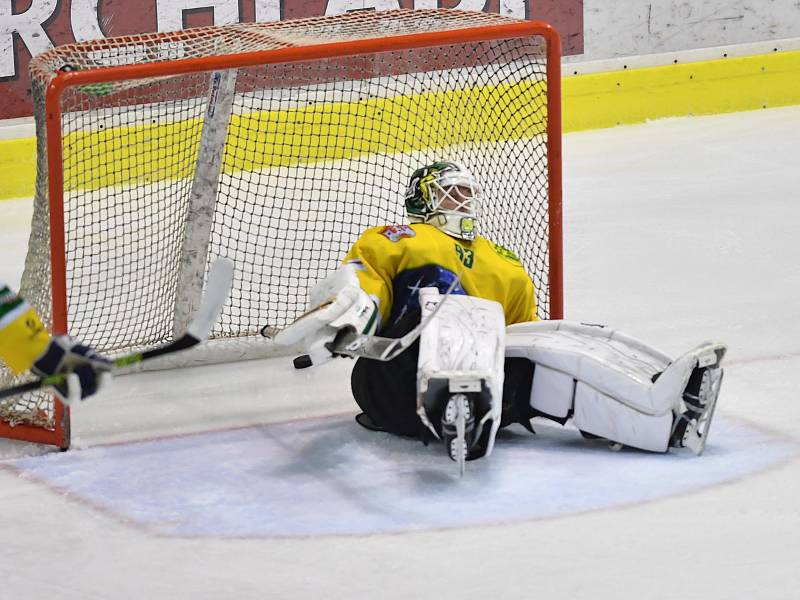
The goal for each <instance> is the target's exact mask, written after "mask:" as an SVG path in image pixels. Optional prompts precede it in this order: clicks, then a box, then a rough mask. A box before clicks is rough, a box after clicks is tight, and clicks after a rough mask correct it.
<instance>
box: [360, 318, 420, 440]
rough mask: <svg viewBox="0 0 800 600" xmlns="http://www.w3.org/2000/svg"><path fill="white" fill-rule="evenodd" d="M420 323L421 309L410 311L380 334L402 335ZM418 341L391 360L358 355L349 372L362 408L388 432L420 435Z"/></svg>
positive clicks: (389, 335)
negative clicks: (384, 360)
mask: <svg viewBox="0 0 800 600" xmlns="http://www.w3.org/2000/svg"><path fill="white" fill-rule="evenodd" d="M419 322H420V313H419V311H416V312H413V313H408V314H406V315H405V316H404V317H403V318H401V319H400V320H399V321H397V323H395V324H394V325H390V326H389V327H386V328H385V329H383V330H381V331H380V333H379V335H382V336H384V337H389V338H399V337H402V336H404V335H405V334H406V333H408V332H409V331H411V330H412V329H413V328H414V327H416V326H417V325H418V324H419ZM418 357H419V340H417V341H416V342H414V343H413V344H412V345H411V346H410V347H409V348H408V349H407V350H406V351H405V352H403V353H401V354H399V355H398V356H396V357H395V358H394V360H390V361H388V362H382V361H379V360H371V359H368V358H359V359H358V360H357V361H356V364H355V366H354V367H353V372H352V374H351V375H350V387H351V389H352V391H353V397H354V398H355V400H356V402H357V403H358V405H359V406H360V407H361V410H363V411H364V413H366V415H367V416H368V417H369V418H370V419H371V420H372V422H373V423H374V424H375V425H377V426H378V427H380V428H381V429H383V430H384V431H388V432H389V433H394V434H396V435H404V436H412V437H419V435H420V433H421V429H420V428H421V427H422V423H421V421H420V420H419V417H418V416H417V360H418Z"/></svg>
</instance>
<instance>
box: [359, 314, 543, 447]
mask: <svg viewBox="0 0 800 600" xmlns="http://www.w3.org/2000/svg"><path fill="white" fill-rule="evenodd" d="M419 321H420V313H419V312H415V313H409V314H407V315H406V316H405V317H403V318H402V319H400V320H399V321H398V322H397V323H395V324H394V325H392V326H389V327H387V328H385V329H384V330H382V331H381V332H380V335H382V336H384V337H390V338H398V337H402V336H403V335H405V334H406V333H408V332H409V331H411V330H412V329H413V328H414V327H416V326H417V324H418V323H419ZM418 358H419V340H417V341H416V342H414V344H413V345H411V346H410V347H409V348H408V349H407V350H406V351H405V352H403V353H402V354H400V355H398V356H397V357H396V358H395V359H394V360H391V361H389V362H381V361H379V360H370V359H367V358H359V359H358V360H357V361H356V364H355V366H354V367H353V372H352V374H351V376H350V387H351V389H352V391H353V397H354V398H355V400H356V402H357V403H358V406H359V407H361V410H362V411H364V413H365V414H366V415H367V416H368V417H369V418H370V420H371V421H372V422H373V423H374V424H375V425H377V426H378V427H379V428H380V429H383V430H384V431H388V432H389V433H394V434H396V435H403V436H411V437H421V434H422V433H423V429H422V427H423V425H422V422H421V421H420V419H419V417H418V416H417V361H418ZM532 378H533V364H532V363H531V362H529V361H528V360H527V359H524V358H506V360H505V382H504V384H503V418H502V422H501V427H506V426H508V425H510V424H511V423H522V424H523V425H524V426H525V427H528V428H529V427H530V425H529V421H530V418H531V417H533V416H535V415H536V414H537V413H536V411H535V410H533V409H532V408H531V407H530V404H529V397H530V390H531V384H532ZM541 416H546V415H541Z"/></svg>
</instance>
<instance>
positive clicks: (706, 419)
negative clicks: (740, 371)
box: [670, 345, 725, 456]
mask: <svg viewBox="0 0 800 600" xmlns="http://www.w3.org/2000/svg"><path fill="white" fill-rule="evenodd" d="M714 355H715V356H716V362H714V363H712V364H710V365H701V364H700V363H698V366H697V367H695V369H694V371H692V374H691V376H690V377H689V383H688V384H687V385H686V390H685V391H684V393H683V402H684V405H685V406H686V410H685V411H684V412H683V414H681V415H680V416H679V417H678V418H677V419H676V420H675V424H674V425H673V432H672V437H671V440H670V446H672V447H675V448H689V449H690V450H691V451H692V452H694V453H695V454H696V455H698V456H699V455H701V454H702V453H703V450H705V447H706V440H707V439H708V432H709V430H710V428H711V420H712V419H713V418H714V410H715V409H716V406H717V399H718V398H719V390H720V387H721V385H722V375H723V370H722V368H720V362H721V361H722V357H723V356H724V355H725V347H724V346H721V345H720V346H718V347H716V348H714Z"/></svg>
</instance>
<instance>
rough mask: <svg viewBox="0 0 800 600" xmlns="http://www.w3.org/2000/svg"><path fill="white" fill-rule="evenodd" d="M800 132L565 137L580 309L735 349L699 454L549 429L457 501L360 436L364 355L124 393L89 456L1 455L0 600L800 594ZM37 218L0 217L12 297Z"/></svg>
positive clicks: (89, 422) (225, 371)
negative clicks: (355, 386) (323, 530)
mask: <svg viewBox="0 0 800 600" xmlns="http://www.w3.org/2000/svg"><path fill="white" fill-rule="evenodd" d="M798 134H800V107H790V108H784V109H773V110H765V111H757V112H750V113H739V114H733V115H723V116H715V117H703V118H688V119H671V120H664V121H657V122H653V123H648V124H644V125H638V126H631V127H621V128H616V129H611V130H605V131H596V132H585V133H579V134H570V135H568V136H566V137H565V152H564V183H565V192H564V198H565V200H564V222H565V239H564V242H565V251H566V257H565V265H566V281H565V283H566V286H565V292H566V293H565V298H566V315H567V316H568V317H569V318H571V319H574V320H584V321H589V322H604V323H607V324H609V325H611V326H614V327H616V328H619V329H621V330H622V331H625V332H626V333H628V334H630V335H633V336H635V337H638V338H641V339H644V340H647V341H649V342H651V343H653V344H654V345H655V346H657V347H659V348H662V349H663V350H665V351H666V352H668V353H671V354H678V353H680V352H682V351H683V350H686V349H688V348H689V347H691V346H693V345H695V344H696V343H698V342H700V341H703V340H705V339H720V340H723V341H725V342H727V343H728V344H729V348H730V351H729V354H728V357H727V359H726V363H727V365H728V366H727V370H726V375H725V382H724V384H723V388H722V394H721V396H720V403H719V406H718V411H717V421H716V422H715V427H714V429H713V430H712V432H711V436H710V441H709V445H708V448H707V450H706V454H705V455H703V457H700V458H694V457H693V456H691V455H686V454H679V453H675V454H669V455H665V456H660V455H649V454H643V453H636V452H625V451H623V452H621V453H612V452H610V451H607V450H606V449H605V448H604V447H603V446H602V445H597V444H590V443H587V442H585V441H584V440H582V439H581V438H580V437H579V436H577V434H576V433H575V432H574V431H570V430H561V429H558V428H555V427H550V426H544V425H538V426H537V430H539V435H538V437H537V438H532V437H530V436H528V435H522V434H521V433H520V432H513V433H509V434H505V435H504V439H503V440H500V441H499V442H498V445H497V447H496V448H497V450H496V452H497V454H496V456H492V457H491V458H490V460H491V461H494V462H492V463H491V464H490V463H489V462H488V461H487V462H486V463H483V464H481V463H474V464H470V465H468V471H467V480H466V481H465V482H464V483H465V484H463V485H462V483H460V482H458V481H457V478H456V477H455V473H454V469H453V465H452V463H449V462H448V461H446V459H444V458H443V456H441V453H440V452H437V450H439V449H438V448H433V447H431V448H428V449H425V448H424V447H422V446H419V445H416V444H412V443H411V442H408V441H405V440H394V439H388V438H385V437H381V436H377V437H376V436H375V435H372V434H369V433H367V432H365V431H362V430H360V429H357V428H356V426H355V425H354V424H353V423H352V421H351V420H350V419H351V417H352V414H353V413H354V411H355V408H354V405H353V402H352V400H351V398H350V395H349V390H348V381H347V374H348V372H349V367H350V366H351V365H352V362H350V361H345V360H341V361H338V362H336V363H332V364H329V365H325V366H323V367H321V368H320V369H317V370H306V371H294V370H293V369H292V368H291V364H290V363H289V361H285V360H275V359H271V360H268V361H251V362H248V363H242V364H238V365H230V364H229V365H217V366H212V367H203V368H195V369H186V370H183V371H180V372H175V373H168V372H158V373H148V374H142V375H135V376H130V377H126V378H119V379H118V380H116V381H115V382H114V384H115V385H114V387H113V389H112V390H110V391H109V393H108V394H107V395H106V397H105V398H102V397H101V398H96V399H93V400H92V401H91V402H89V403H86V404H85V405H84V406H81V407H79V408H78V410H76V411H75V414H74V421H73V425H74V435H75V441H76V449H75V451H73V452H69V453H67V454H57V453H52V452H50V451H44V453H45V454H44V455H42V453H43V451H42V450H41V449H39V448H38V447H35V446H30V445H23V444H17V443H14V442H8V441H2V442H0V457H5V460H3V461H1V462H0V532H2V543H0V556H2V557H3V559H4V560H2V561H0V565H2V580H3V583H2V586H1V587H0V590H2V592H0V597H2V598H6V597H8V598H33V599H38V598H49V597H52V596H54V595H58V596H59V597H62V598H181V597H186V598H312V597H313V598H362V597H363V598H368V597H375V596H378V595H380V596H381V597H382V598H404V599H407V598H430V597H451V596H455V595H458V596H459V597H462V598H488V597H492V598H494V597H500V598H548V599H552V598H569V599H580V598H592V599H593V600H605V599H609V600H610V599H615V600H616V599H619V598H631V599H634V598H635V599H637V600H638V599H640V598H648V599H657V598H665V599H666V598H670V599H674V598H677V599H682V598H686V599H689V598H691V599H694V598H697V599H703V600H707V599H723V598H737V599H738V598H769V599H770V600H772V599H784V598H785V599H787V600H788V599H794V598H797V597H798V589H800V575H798V572H797V564H798V560H800V509H798V502H797V498H799V497H800V469H798V467H799V466H800V461H798V458H797V455H798V443H800V404H798V402H797V396H798V388H799V387H800V386H798V372H800V335H798V334H800V325H798V308H797V306H798V304H797V297H798V295H800V267H798V257H800V242H798V241H797V234H796V230H797V229H798V225H800V204H798V202H797V190H798V189H800V169H798V168H797V165H796V155H797V150H796V145H797V140H798ZM29 206H30V204H29V202H26V201H6V202H2V203H0V277H2V278H4V279H7V280H8V281H10V282H12V283H15V282H17V281H18V280H19V276H20V275H21V271H22V264H23V260H24V252H25V243H26V238H27V228H28V227H29V219H30V212H29ZM287 363H288V364H287ZM131 442H135V443H131ZM406 448H409V450H408V451H406ZM767 465H770V466H769V468H766V469H764V467H766V466H767ZM391 469H395V470H394V471H391ZM359 471H360V472H359ZM471 475H473V477H472V479H470V476H471ZM270 482H274V485H273V484H270ZM223 484H224V485H223ZM231 490H234V491H231ZM281 497H282V498H288V499H289V500H293V501H294V506H292V505H291V504H288V505H287V504H286V503H283V504H282V505H280V506H278V505H277V504H276V498H281ZM326 497H329V498H333V499H334V500H332V501H329V502H322V501H321V499H324V498H326ZM262 498H263V501H262V505H263V511H259V509H258V507H259V501H260V500H262ZM148 502H149V504H148ZM404 510H407V511H410V512H407V513H404V512H403V511H404ZM281 511H285V512H281ZM292 511H293V512H292ZM386 515H388V516H390V517H392V518H393V519H394V523H393V524H392V523H390V524H389V525H388V526H387V525H386V524H385V523H384V525H381V524H380V523H378V522H377V521H376V519H377V516H386ZM398 515H399V517H398ZM465 515H472V517H471V518H470V519H469V520H465ZM475 515H477V517H476V516H475ZM398 518H399V519H400V520H401V521H402V519H403V518H405V519H406V521H411V522H412V524H413V525H415V527H414V528H412V529H415V530H412V531H407V528H406V527H402V526H399V525H403V523H402V522H401V523H399V525H398ZM293 519H294V523H301V524H302V525H303V526H304V527H305V528H306V530H305V532H304V531H303V530H302V529H299V528H298V529H295V530H294V531H287V527H288V526H289V525H290V524H291V523H292V522H293ZM342 523H350V524H351V527H350V529H349V531H343V530H341V524H342ZM490 523H493V524H491V525H489V524H490ZM337 524H338V526H339V527H340V529H339V530H336V529H335V528H336V526H337ZM437 524H438V527H437ZM312 525H313V527H311V526H312ZM320 527H328V528H329V530H328V532H327V533H329V534H330V533H335V534H340V535H316V534H314V535H311V534H310V533H309V532H310V531H312V530H313V531H320ZM270 528H271V529H270ZM398 530H406V533H387V532H393V531H394V532H396V531H398ZM341 534H344V535H341ZM271 536H272V537H271ZM292 536H299V537H292Z"/></svg>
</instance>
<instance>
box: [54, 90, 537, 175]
mask: <svg viewBox="0 0 800 600" xmlns="http://www.w3.org/2000/svg"><path fill="white" fill-rule="evenodd" d="M544 87H545V84H544V83H543V82H529V81H526V82H522V83H516V84H506V85H500V86H483V87H478V88H472V89H465V90H455V91H448V92H431V93H425V94H413V95H407V96H395V97H391V98H370V99H368V100H364V101H361V102H328V103H320V104H316V105H312V106H308V107H302V108H294V109H290V110H279V111H260V112H254V113H249V114H240V115H233V116H232V117H231V122H230V125H229V131H228V145H227V147H226V154H225V156H224V157H223V163H222V170H223V172H224V173H232V172H236V171H244V170H260V169H266V168H270V167H282V166H292V165H298V164H311V163H316V162H320V161H330V160H341V159H349V158H354V157H356V156H362V155H369V154H375V153H378V152H381V153H386V152H388V153H397V152H409V151H413V150H420V149H424V148H439V147H446V146H450V145H452V144H454V143H469V142H487V141H496V140H507V139H520V138H531V137H534V136H536V135H538V134H542V133H543V132H544V127H545V124H546V107H545V106H543V104H542V98H543V93H542V90H543V89H544ZM465 114H468V115H469V116H468V117H464V115H465ZM201 131H202V119H199V118H195V119H189V120H186V121H181V122H176V123H170V124H167V125H135V126H129V127H118V128H113V129H106V130H101V131H96V132H92V133H83V132H73V133H70V134H68V135H67V136H65V138H64V149H65V150H64V157H65V162H64V182H65V191H72V190H75V189H100V188H104V187H108V186H118V185H140V184H142V183H150V182H154V181H163V180H174V179H182V178H191V177H192V176H193V174H194V163H195V158H196V156H197V150H198V146H199V141H200V133H201ZM178 149H180V150H181V152H183V155H180V156H177V155H176V154H175V153H176V150H178ZM101 159H102V160H101Z"/></svg>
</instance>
